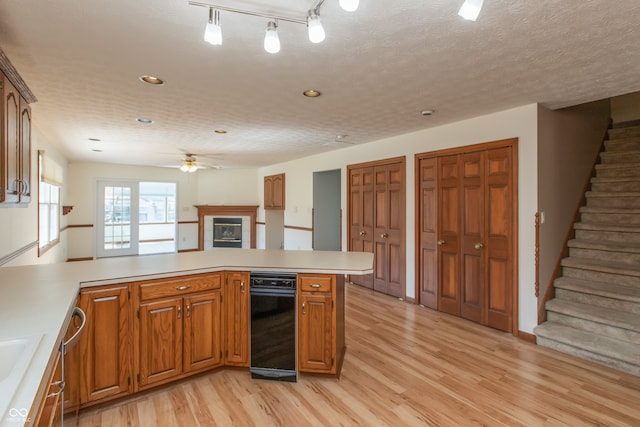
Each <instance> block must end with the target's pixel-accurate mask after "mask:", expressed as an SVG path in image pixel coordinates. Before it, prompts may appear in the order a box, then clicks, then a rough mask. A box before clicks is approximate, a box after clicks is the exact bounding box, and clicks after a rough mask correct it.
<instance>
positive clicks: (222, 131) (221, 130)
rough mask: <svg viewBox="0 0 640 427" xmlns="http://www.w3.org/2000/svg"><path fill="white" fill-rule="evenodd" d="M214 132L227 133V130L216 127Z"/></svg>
mask: <svg viewBox="0 0 640 427" xmlns="http://www.w3.org/2000/svg"><path fill="white" fill-rule="evenodd" d="M214 132H215V133H227V131H226V130H224V129H216V130H214Z"/></svg>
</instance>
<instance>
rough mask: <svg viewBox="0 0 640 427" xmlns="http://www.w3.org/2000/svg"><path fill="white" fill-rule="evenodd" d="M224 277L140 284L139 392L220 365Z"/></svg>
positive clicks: (156, 281) (210, 276)
mask: <svg viewBox="0 0 640 427" xmlns="http://www.w3.org/2000/svg"><path fill="white" fill-rule="evenodd" d="M221 287H222V273H214V274H205V275H192V276H184V277H177V278H168V279H159V280H150V281H145V282H140V283H139V286H138V288H137V289H138V296H139V300H140V305H139V309H138V310H137V316H138V318H139V320H138V322H137V328H136V330H137V334H136V336H137V337H138V339H137V346H138V347H137V348H138V355H139V358H138V367H139V374H138V376H137V379H138V386H139V388H141V389H143V388H148V387H150V386H152V385H156V384H161V383H165V382H168V381H171V380H173V379H177V378H179V377H181V376H184V375H186V374H190V373H194V372H200V371H202V370H205V369H211V368H214V367H216V366H220V365H222V320H223V318H222V306H221V301H222V299H221Z"/></svg>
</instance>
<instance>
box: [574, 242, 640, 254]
mask: <svg viewBox="0 0 640 427" xmlns="http://www.w3.org/2000/svg"><path fill="white" fill-rule="evenodd" d="M568 246H569V247H570V248H581V249H595V250H598V251H610V252H624V253H636V254H640V243H633V242H608V241H605V240H584V239H572V240H569V242H568Z"/></svg>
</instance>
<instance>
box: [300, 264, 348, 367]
mask: <svg viewBox="0 0 640 427" xmlns="http://www.w3.org/2000/svg"><path fill="white" fill-rule="evenodd" d="M298 310H299V311H298V368H299V370H300V372H308V373H323V374H335V375H339V374H340V369H341V367H342V360H343V358H344V352H345V350H346V347H345V336H344V276H343V275H330V274H299V275H298Z"/></svg>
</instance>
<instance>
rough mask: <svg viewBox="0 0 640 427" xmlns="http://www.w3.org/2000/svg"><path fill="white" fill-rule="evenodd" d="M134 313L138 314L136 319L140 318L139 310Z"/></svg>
mask: <svg viewBox="0 0 640 427" xmlns="http://www.w3.org/2000/svg"><path fill="white" fill-rule="evenodd" d="M136 313H137V314H138V319H139V318H140V310H138V311H136Z"/></svg>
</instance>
